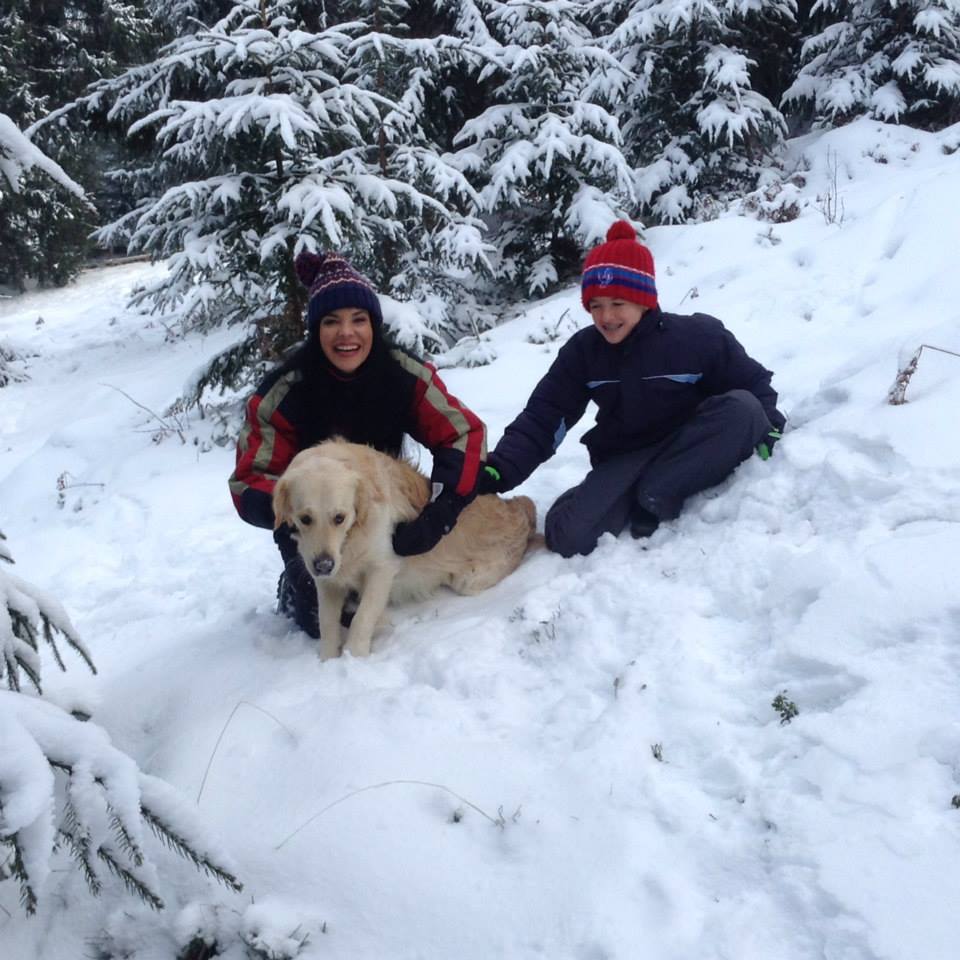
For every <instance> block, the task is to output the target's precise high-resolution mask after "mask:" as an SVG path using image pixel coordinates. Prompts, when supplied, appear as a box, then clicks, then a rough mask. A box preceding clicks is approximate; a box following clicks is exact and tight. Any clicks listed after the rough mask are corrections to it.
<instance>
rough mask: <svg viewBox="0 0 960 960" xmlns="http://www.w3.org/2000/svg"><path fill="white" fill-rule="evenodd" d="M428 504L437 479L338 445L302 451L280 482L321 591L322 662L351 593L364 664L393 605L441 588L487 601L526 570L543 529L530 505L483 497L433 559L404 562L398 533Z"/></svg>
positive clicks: (334, 650)
mask: <svg viewBox="0 0 960 960" xmlns="http://www.w3.org/2000/svg"><path fill="white" fill-rule="evenodd" d="M429 499H430V481H429V480H428V479H427V478H426V477H425V476H423V474H421V473H420V472H418V471H417V470H416V469H415V468H414V467H413V466H411V465H410V464H409V463H404V462H403V461H400V460H396V459H394V458H393V457H390V456H388V455H387V454H384V453H380V452H378V451H377V450H374V449H373V448H372V447H365V446H361V445H360V444H356V443H348V442H347V441H345V440H342V439H339V438H336V439H333V440H327V441H324V442H323V443H320V444H318V445H317V446H315V447H310V448H309V449H307V450H303V451H302V452H300V453H298V454H297V456H295V457H294V458H293V460H292V461H291V463H290V466H288V467H287V469H286V470H285V471H284V473H283V475H282V476H281V477H280V479H279V480H278V481H277V485H276V487H275V489H274V493H273V511H274V515H275V517H276V526H278V527H279V526H280V525H281V524H282V523H286V524H289V525H290V527H291V528H292V529H293V534H294V537H295V538H296V541H297V546H298V549H299V551H300V556H301V557H302V558H303V562H304V564H305V565H306V568H307V570H308V571H309V572H310V574H311V576H312V577H313V578H314V580H315V581H316V584H317V594H318V597H319V601H320V656H321V658H322V659H324V660H326V659H328V658H330V657H336V656H338V655H339V654H340V647H341V636H340V630H341V628H340V612H341V609H342V608H343V603H344V600H345V599H346V597H347V594H348V593H349V592H350V591H351V590H355V591H356V592H357V593H358V594H359V595H360V603H359V606H358V607H357V611H356V613H355V614H354V617H353V621H352V623H351V624H350V627H349V629H348V631H347V637H346V643H345V645H344V646H345V649H346V650H347V651H349V652H350V653H351V654H353V656H355V657H365V656H367V655H368V654H369V653H370V641H371V639H372V637H373V632H374V629H375V628H376V626H377V623H378V622H379V620H380V618H381V616H382V615H383V612H384V610H385V609H386V606H387V603H388V602H390V601H393V602H398V601H401V600H405V599H413V598H418V599H422V598H423V597H425V596H427V595H428V594H430V593H431V592H432V591H434V590H436V589H437V587H440V586H448V587H451V588H452V589H453V590H455V591H456V592H457V593H461V594H465V595H468V596H469V595H472V594H475V593H480V591H481V590H486V589H488V588H489V587H492V586H493V585H494V584H496V583H499V582H500V581H501V580H502V579H503V578H504V577H505V576H506V575H507V574H508V573H511V572H512V571H513V570H515V569H516V568H517V566H518V565H519V564H520V561H521V559H522V558H523V555H524V552H525V551H526V549H527V544H528V543H529V542H530V540H531V538H532V537H533V532H534V529H535V525H536V509H535V508H534V505H533V501H532V500H530V498H529V497H515V498H512V499H510V500H502V499H501V498H500V497H497V496H492V495H487V496H482V497H477V498H476V499H475V500H473V501H472V502H471V503H470V504H469V506H467V507H466V508H465V509H464V511H463V512H462V513H461V514H460V517H459V519H458V521H457V523H456V525H455V526H454V528H453V529H452V530H451V531H450V533H448V534H447V535H446V536H445V537H443V539H442V540H441V541H440V542H439V543H438V544H437V546H436V547H434V548H433V549H432V550H431V551H429V552H428V553H424V554H421V555H419V556H414V557H398V556H397V555H396V554H395V553H394V552H393V546H392V536H393V529H394V527H395V526H396V525H397V523H399V522H401V521H404V520H413V519H414V518H415V517H416V516H418V515H419V513H420V511H421V510H422V509H423V507H424V506H425V505H426V503H427V502H428V500H429Z"/></svg>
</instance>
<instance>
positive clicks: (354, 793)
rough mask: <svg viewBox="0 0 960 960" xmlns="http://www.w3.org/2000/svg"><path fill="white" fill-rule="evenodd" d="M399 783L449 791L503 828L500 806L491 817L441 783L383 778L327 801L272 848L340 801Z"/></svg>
mask: <svg viewBox="0 0 960 960" xmlns="http://www.w3.org/2000/svg"><path fill="white" fill-rule="evenodd" d="M401 784H402V785H406V786H417V787H431V788H432V789H434V790H443V792H444V793H449V794H450V796H451V797H455V798H456V799H457V800H459V801H460V802H461V803H465V804H466V805H467V806H468V807H469V808H470V809H471V810H475V811H476V812H477V813H479V814H480V816H481V817H485V818H486V819H487V820H489V821H490V822H491V823H492V824H493V825H494V826H495V827H500V828H501V829H503V827H504V825H505V824H506V820H505V818H504V816H503V808H502V807H501V808H500V810H499V811H498V815H497V816H496V817H491V816H490V814H489V813H487V812H486V811H485V810H482V809H481V808H480V807H478V806H477V805H476V804H475V803H472V802H471V801H469V800H468V799H467V798H466V797H462V796H460V794H459V793H457V792H456V791H455V790H451V789H450V788H449V787H445V786H444V785H443V784H442V783H430V782H429V781H426V780H385V781H384V782H383V783H372V784H370V785H369V786H367V787H360V788H359V789H357V790H351V791H350V793H347V794H344V795H343V796H342V797H340V799H339V800H334V801H333V803H328V804H327V805H326V806H325V807H324V808H323V809H322V810H318V811H317V812H316V813H315V814H314V815H313V816H312V817H310V819H309V820H305V821H304V822H303V823H301V824H300V826H299V827H297V829H296V830H294V831H293V833H291V834H289V836H286V837H284V838H283V840H281V841H280V842H279V843H278V844H277V845H276V846H275V847H274V848H273V849H274V850H279V849H280V848H281V847H282V846H284V844H286V843H287V842H288V841H290V840H292V839H293V838H294V837H295V836H296V835H297V834H298V833H300V831H301V830H305V829H306V828H307V827H309V826H310V824H311V823H313V821H314V820H316V819H317V818H318V817H322V816H323V814H325V813H326V812H327V811H328V810H332V809H333V808H334V807H336V806H338V805H339V804H341V803H344V802H345V801H347V800H349V799H350V798H351V797H355V796H357V795H358V794H361V793H367V792H368V791H370V790H382V789H383V788H384V787H393V786H397V785H401ZM519 812H520V810H519V808H517V813H516V814H514V817H513V819H514V820H516V818H517V816H518V815H519Z"/></svg>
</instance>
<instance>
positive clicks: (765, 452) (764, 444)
mask: <svg viewBox="0 0 960 960" xmlns="http://www.w3.org/2000/svg"><path fill="white" fill-rule="evenodd" d="M782 436H783V434H782V433H781V432H780V431H779V430H774V429H773V428H772V427H771V429H770V432H769V433H768V434H767V435H766V436H765V437H764V438H763V439H762V440H761V441H760V442H759V443H758V444H757V456H758V457H760V459H761V460H769V459H770V457H771V455H772V454H773V446H774V444H775V443H776V442H777V441H778V440H779V439H780V438H781V437H782Z"/></svg>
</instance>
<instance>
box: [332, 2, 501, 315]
mask: <svg viewBox="0 0 960 960" xmlns="http://www.w3.org/2000/svg"><path fill="white" fill-rule="evenodd" d="M338 16H339V18H340V19H344V18H346V17H351V18H352V19H355V20H358V21H361V22H362V23H363V24H364V30H363V32H362V33H360V34H359V35H358V36H357V38H356V39H355V40H354V42H353V43H352V44H351V45H350V48H349V51H348V60H347V63H346V66H345V69H344V81H345V82H346V83H348V84H353V85H356V86H357V87H358V88H360V89H362V90H368V91H370V92H371V93H373V94H376V95H377V97H378V102H377V106H378V113H379V117H378V120H377V123H376V125H375V128H374V129H372V130H371V133H372V134H373V138H374V139H373V143H372V144H371V146H374V147H375V154H371V157H372V159H373V160H374V167H373V170H372V172H373V173H374V174H375V175H377V176H379V178H380V179H381V180H382V181H387V182H393V183H395V184H397V186H398V187H399V186H400V185H401V184H405V185H406V186H407V188H413V189H414V190H416V191H419V192H420V194H422V195H423V196H439V197H440V199H442V201H443V203H444V204H445V206H446V207H447V208H448V209H449V210H450V211H452V212H455V213H456V214H457V218H456V219H454V220H451V219H450V218H449V217H448V215H447V214H446V213H444V212H438V211H437V210H435V209H434V208H433V206H432V205H430V204H424V203H422V202H420V201H418V200H416V199H415V198H413V197H411V199H413V202H410V201H409V200H408V202H407V203H405V204H403V205H401V206H398V207H397V209H396V210H395V211H394V212H393V213H392V214H391V215H389V216H386V217H382V219H381V223H380V231H379V232H380V234H381V238H382V239H381V241H380V243H379V245H378V248H377V250H376V251H375V253H376V257H377V261H378V263H377V269H378V270H379V273H380V276H382V278H383V280H382V283H383V284H384V289H388V290H389V292H390V293H392V294H394V295H395V296H397V297H399V298H400V299H409V298H411V297H412V296H413V295H414V294H416V297H417V300H418V305H419V307H420V309H421V311H424V312H425V313H426V314H427V315H428V318H429V319H430V320H432V322H433V323H434V325H435V326H438V327H441V328H448V329H450V330H451V331H453V332H456V331H457V330H458V329H459V327H460V326H461V325H462V323H463V318H462V317H461V318H459V319H458V317H457V313H458V307H462V306H464V304H463V303H462V302H459V301H462V300H463V293H464V279H465V277H466V276H467V275H469V273H470V272H471V271H477V272H479V273H481V274H485V273H486V269H485V268H486V266H487V261H486V254H487V246H486V245H485V244H484V243H483V242H482V240H481V234H482V231H483V222H482V221H481V220H479V219H478V218H477V215H478V214H479V212H480V209H479V208H480V198H479V196H478V195H477V193H476V191H475V190H474V189H473V187H472V186H471V184H470V183H469V181H468V179H467V177H466V176H464V175H463V174H462V173H461V172H460V171H459V170H458V169H457V168H456V167H455V166H453V165H451V163H450V162H449V160H448V158H447V157H446V156H445V154H446V151H447V148H448V147H449V144H450V141H451V140H452V136H453V133H454V132H455V131H452V130H449V129H448V128H447V126H446V125H445V123H444V117H443V113H444V110H443V105H444V103H445V100H446V97H445V94H446V95H449V83H450V80H451V77H452V76H453V75H455V74H457V72H458V70H459V69H460V68H461V66H462V64H463V59H464V43H463V41H462V40H460V39H458V38H456V37H454V36H450V35H449V34H448V33H447V32H446V29H445V28H446V27H448V26H450V24H449V23H447V22H445V20H444V17H443V16H442V14H439V13H438V10H437V9H436V5H435V3H434V0H355V2H352V3H341V4H340V5H339V10H338ZM438 108H439V109H438ZM411 238H415V241H416V242H414V243H411V242H410V239H411ZM371 272H374V271H371ZM431 294H435V296H431ZM461 312H462V311H461Z"/></svg>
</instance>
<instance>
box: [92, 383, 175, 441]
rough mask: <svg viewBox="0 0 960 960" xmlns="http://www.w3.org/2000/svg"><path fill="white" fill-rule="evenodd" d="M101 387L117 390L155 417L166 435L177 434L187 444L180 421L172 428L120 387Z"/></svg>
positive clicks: (111, 385) (107, 384) (104, 384)
mask: <svg viewBox="0 0 960 960" xmlns="http://www.w3.org/2000/svg"><path fill="white" fill-rule="evenodd" d="M100 386H101V387H109V388H110V389H111V390H116V391H117V393H119V394H121V395H122V396H124V397H126V398H127V399H128V400H129V401H130V402H131V403H132V404H133V405H134V406H137V407H139V408H140V409H141V410H144V411H146V412H147V413H149V414H150V416H151V417H153V418H154V420H156V421H157V423H159V424H160V426H161V427H162V428H163V430H164V432H165V433H175V434H176V435H177V436H178V437H179V438H180V442H181V443H186V442H187V440H186V437H184V435H183V430H184V427H183V424H182V423H181V422H180V421H179V420H176V421H175V423H174V425H172V426H171V424H170V423H168V422H167V421H166V420H164V418H163V417H161V416H160V414H158V413H156V412H154V411H153V410H151V409H150V408H149V407H147V406H144V404H142V403H141V402H140V401H139V400H135V399H134V398H133V397H131V396H130V394H129V393H127V392H126V390H121V389H120V388H119V387H115V386H114V385H113V384H112V383H101V384H100Z"/></svg>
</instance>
